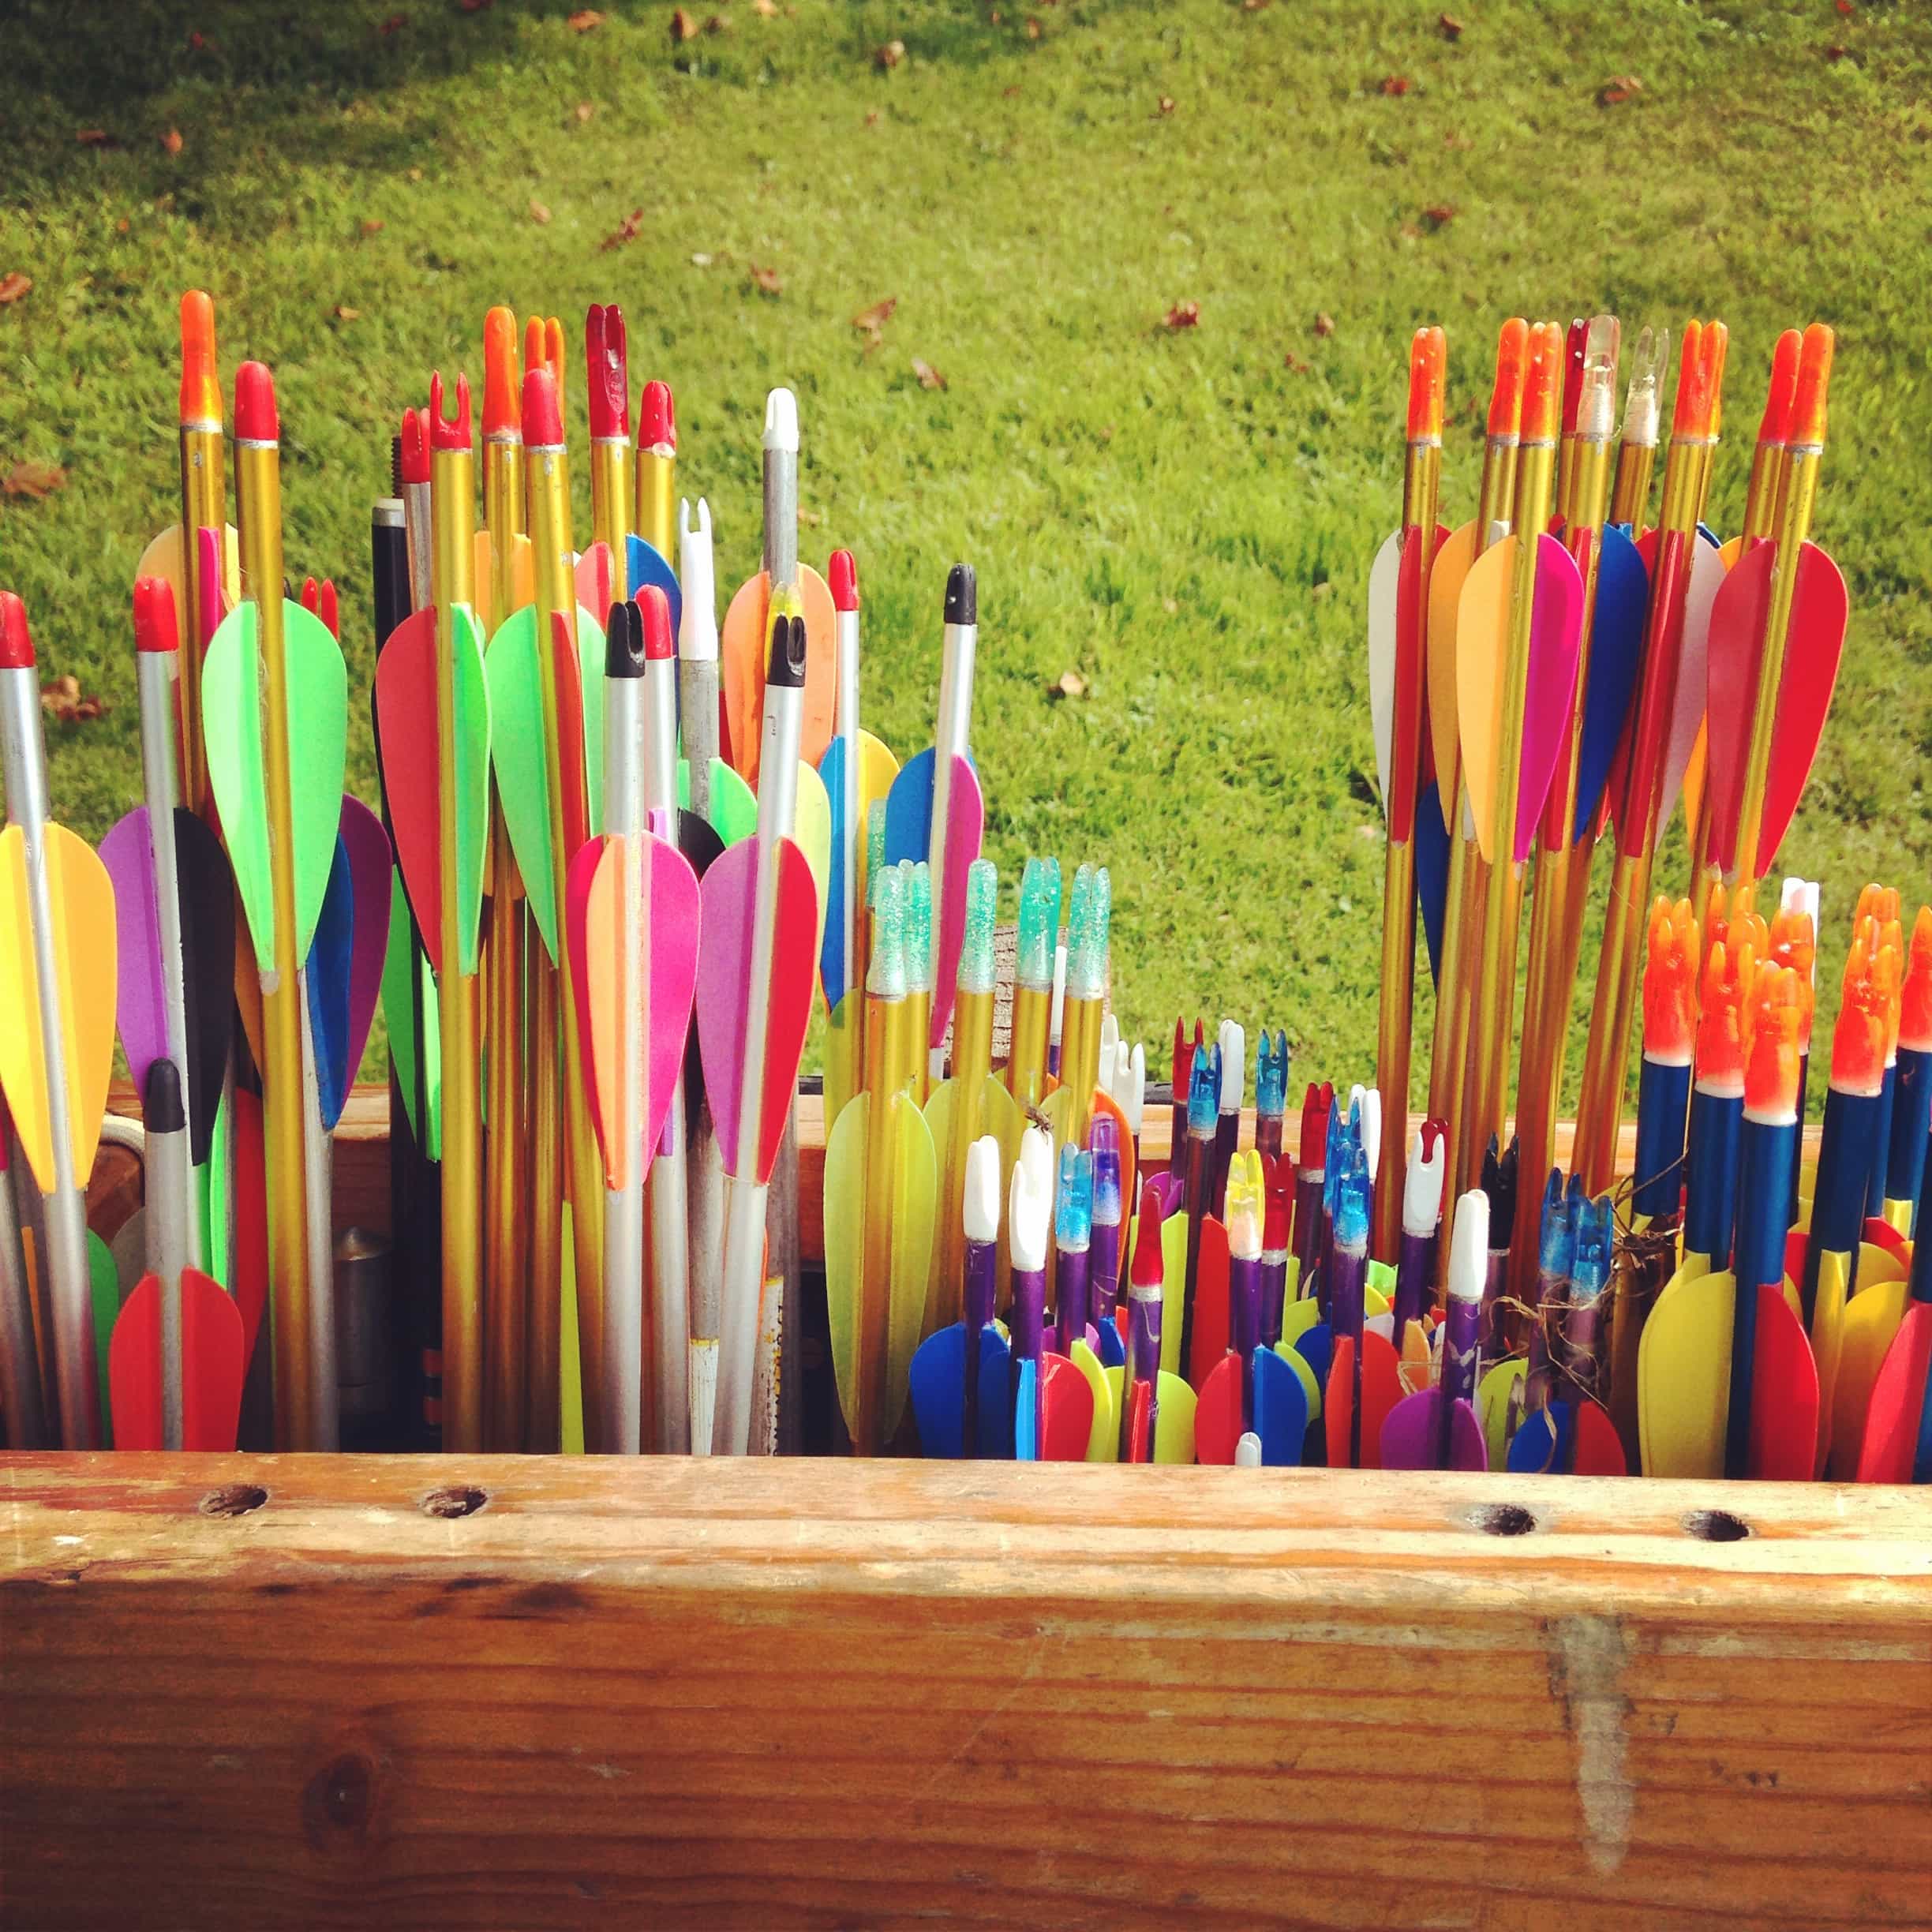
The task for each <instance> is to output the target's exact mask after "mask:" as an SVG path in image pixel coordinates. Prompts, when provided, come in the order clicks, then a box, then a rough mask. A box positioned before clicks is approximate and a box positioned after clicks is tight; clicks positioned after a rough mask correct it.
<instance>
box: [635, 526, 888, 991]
mask: <svg viewBox="0 0 1932 1932" xmlns="http://www.w3.org/2000/svg"><path fill="white" fill-rule="evenodd" d="M634 541H635V540H634ZM818 776H819V777H821V778H822V779H823V780H824V781H825V788H826V798H827V799H829V800H830V801H831V805H832V863H831V866H830V867H829V870H828V871H827V872H826V904H825V940H824V942H823V944H822V945H820V947H819V949H818V976H819V978H820V979H821V980H822V982H823V983H824V985H825V995H826V1005H827V1006H828V1007H829V1009H831V1010H832V1011H833V1012H834V1013H837V1011H838V1003H839V1002H840V1001H841V1000H842V999H843V998H844V997H845V854H846V852H847V850H848V848H849V846H850V845H851V843H852V841H851V837H850V836H849V832H848V827H847V826H846V824H845V740H844V739H843V738H834V739H833V740H832V742H831V743H829V745H827V746H826V748H825V756H824V757H823V758H821V759H819V761H818ZM919 856H920V857H922V858H923V857H924V856H925V855H924V853H923V852H922V853H921V854H920V855H919Z"/></svg>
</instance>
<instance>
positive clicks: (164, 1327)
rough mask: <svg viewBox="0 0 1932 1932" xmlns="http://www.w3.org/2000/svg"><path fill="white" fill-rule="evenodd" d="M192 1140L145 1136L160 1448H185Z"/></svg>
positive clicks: (181, 1135)
mask: <svg viewBox="0 0 1932 1932" xmlns="http://www.w3.org/2000/svg"><path fill="white" fill-rule="evenodd" d="M189 1171H190V1170H189V1159H188V1135H187V1132H186V1130H185V1129H177V1130H176V1131H174V1132H173V1133H161V1132H157V1131H156V1130H155V1129H153V1128H152V1127H151V1128H150V1129H148V1132H147V1133H146V1134H145V1135H144V1136H143V1140H142V1151H141V1178H142V1181H143V1183H144V1188H145V1192H146V1196H147V1212H146V1215H145V1216H144V1236H145V1238H146V1241H147V1246H148V1252H147V1262H148V1273H149V1274H151V1275H154V1276H155V1277H156V1278H157V1279H159V1282H160V1284H161V1447H163V1449H178V1448H180V1447H181V1446H182V1268H183V1267H185V1266H186V1265H187V1264H188V1240H189V1228H190V1226H191V1225H192V1223H193V1219H194V1216H193V1215H192V1214H191V1213H190V1212H189Z"/></svg>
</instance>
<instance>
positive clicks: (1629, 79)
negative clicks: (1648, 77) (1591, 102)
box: [1597, 74, 1643, 107]
mask: <svg viewBox="0 0 1932 1932" xmlns="http://www.w3.org/2000/svg"><path fill="white" fill-rule="evenodd" d="M1642 92H1643V83H1642V81H1641V80H1638V78H1637V77H1636V76H1635V75H1634V74H1617V75H1616V76H1614V77H1612V79H1610V80H1606V81H1605V82H1604V84H1603V85H1602V86H1601V87H1600V88H1598V89H1597V106H1598V107H1619V106H1620V105H1621V104H1622V103H1623V102H1625V101H1627V100H1628V99H1630V98H1631V95H1633V94H1641V93H1642Z"/></svg>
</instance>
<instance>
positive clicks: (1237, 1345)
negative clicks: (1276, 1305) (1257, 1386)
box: [1228, 1255, 1261, 1428]
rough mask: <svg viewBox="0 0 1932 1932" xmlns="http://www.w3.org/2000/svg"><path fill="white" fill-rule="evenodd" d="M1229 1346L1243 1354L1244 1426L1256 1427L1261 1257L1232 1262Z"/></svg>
mask: <svg viewBox="0 0 1932 1932" xmlns="http://www.w3.org/2000/svg"><path fill="white" fill-rule="evenodd" d="M1228 1345H1229V1346H1230V1348H1231V1349H1232V1350H1234V1354H1237V1355H1238V1356H1239V1357H1241V1426H1242V1428H1253V1427H1254V1356H1255V1350H1256V1349H1257V1348H1259V1347H1260V1345H1261V1260H1260V1256H1258V1255H1235V1256H1232V1257H1231V1258H1230V1260H1229V1262H1228Z"/></svg>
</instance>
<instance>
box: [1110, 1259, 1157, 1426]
mask: <svg viewBox="0 0 1932 1932" xmlns="http://www.w3.org/2000/svg"><path fill="white" fill-rule="evenodd" d="M1160 1350H1161V1291H1160V1289H1159V1287H1158V1286H1155V1288H1153V1289H1151V1290H1148V1289H1143V1288H1141V1287H1140V1286H1136V1285H1132V1284H1130V1285H1129V1288H1128V1290H1127V1364H1126V1367H1125V1368H1124V1369H1123V1370H1122V1372H1121V1447H1120V1454H1121V1461H1122V1462H1128V1461H1130V1460H1131V1459H1132V1455H1133V1391H1134V1384H1135V1383H1137V1382H1144V1383H1147V1384H1148V1388H1149V1390H1150V1391H1151V1395H1150V1399H1149V1401H1148V1459H1149V1460H1150V1461H1151V1460H1152V1459H1153V1455H1154V1425H1155V1419H1156V1416H1157V1413H1158V1410H1159V1394H1160V1383H1159V1380H1158V1378H1159V1372H1160Z"/></svg>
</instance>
